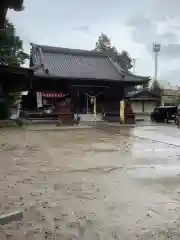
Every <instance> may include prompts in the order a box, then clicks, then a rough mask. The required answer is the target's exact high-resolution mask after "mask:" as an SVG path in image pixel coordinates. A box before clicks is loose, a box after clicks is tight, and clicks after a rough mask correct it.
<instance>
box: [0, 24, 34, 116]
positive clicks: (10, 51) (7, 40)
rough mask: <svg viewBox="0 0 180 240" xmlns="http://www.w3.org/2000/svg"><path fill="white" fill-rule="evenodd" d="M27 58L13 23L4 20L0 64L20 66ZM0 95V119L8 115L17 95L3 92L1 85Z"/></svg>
mask: <svg viewBox="0 0 180 240" xmlns="http://www.w3.org/2000/svg"><path fill="white" fill-rule="evenodd" d="M28 58H29V55H28V54H27V53H25V52H24V50H23V41H22V40H21V39H20V37H19V36H17V35H16V29H15V27H14V25H13V24H12V23H11V22H9V21H8V20H6V22H5V29H4V31H0V64H1V63H2V64H6V65H9V66H21V65H22V64H24V63H25V61H26V60H27V59H28ZM2 93H3V94H2ZM0 95H3V98H2V99H1V102H0V119H5V118H7V117H8V116H9V113H10V108H11V106H12V105H13V104H14V103H15V102H16V100H17V98H18V97H17V96H14V95H13V94H12V93H7V92H3V89H1V86H0ZM16 95H18V94H16ZM0 97H1V96H0Z"/></svg>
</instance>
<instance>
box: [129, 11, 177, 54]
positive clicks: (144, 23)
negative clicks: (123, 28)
mask: <svg viewBox="0 0 180 240" xmlns="http://www.w3.org/2000/svg"><path fill="white" fill-rule="evenodd" d="M127 24H128V26H130V27H131V29H132V31H131V34H132V38H133V40H135V41H136V42H138V43H140V44H143V45H144V46H145V48H146V50H147V51H148V52H149V53H152V44H153V42H154V41H155V42H158V43H160V44H161V45H162V55H163V56H165V57H171V58H174V57H180V54H179V53H180V50H179V44H177V40H178V35H177V33H176V31H173V30H172V29H170V30H169V31H168V30H167V31H165V32H163V33H159V32H158V24H159V23H158V21H154V20H152V19H150V18H148V17H144V16H143V15H138V16H136V17H134V18H133V19H131V21H129V22H128V23H127Z"/></svg>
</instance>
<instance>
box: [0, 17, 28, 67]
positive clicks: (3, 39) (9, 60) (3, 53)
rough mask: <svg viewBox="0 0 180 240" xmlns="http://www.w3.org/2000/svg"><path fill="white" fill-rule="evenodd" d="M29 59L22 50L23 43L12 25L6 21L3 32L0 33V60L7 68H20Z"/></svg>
mask: <svg viewBox="0 0 180 240" xmlns="http://www.w3.org/2000/svg"><path fill="white" fill-rule="evenodd" d="M28 58H29V55H28V54H27V53H25V52H24V50H23V41H22V40H21V39H20V37H19V36H17V35H16V29H15V27H14V25H13V24H12V23H11V22H9V21H8V20H6V23H5V30H4V31H1V32H0V60H1V61H2V62H4V63H6V64H7V65H9V66H20V65H21V64H24V63H25V61H26V60H27V59H28Z"/></svg>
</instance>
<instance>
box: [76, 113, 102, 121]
mask: <svg viewBox="0 0 180 240" xmlns="http://www.w3.org/2000/svg"><path fill="white" fill-rule="evenodd" d="M78 115H79V117H80V122H92V121H97V122H99V121H103V116H102V114H100V113H98V114H96V119H94V114H92V113H87V114H78Z"/></svg>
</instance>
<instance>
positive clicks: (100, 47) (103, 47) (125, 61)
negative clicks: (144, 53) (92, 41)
mask: <svg viewBox="0 0 180 240" xmlns="http://www.w3.org/2000/svg"><path fill="white" fill-rule="evenodd" d="M94 51H99V52H106V53H107V54H108V55H109V56H110V57H111V58H112V60H113V61H115V62H116V63H118V64H119V65H120V66H121V67H122V68H123V69H124V70H130V69H131V68H132V59H131V58H130V56H129V54H128V53H127V52H126V51H124V50H123V51H122V52H121V53H119V52H118V51H117V49H116V48H115V47H114V46H112V44H111V40H110V38H109V37H108V36H107V35H106V34H104V33H101V35H100V36H99V38H98V41H97V42H96V47H95V49H94Z"/></svg>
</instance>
